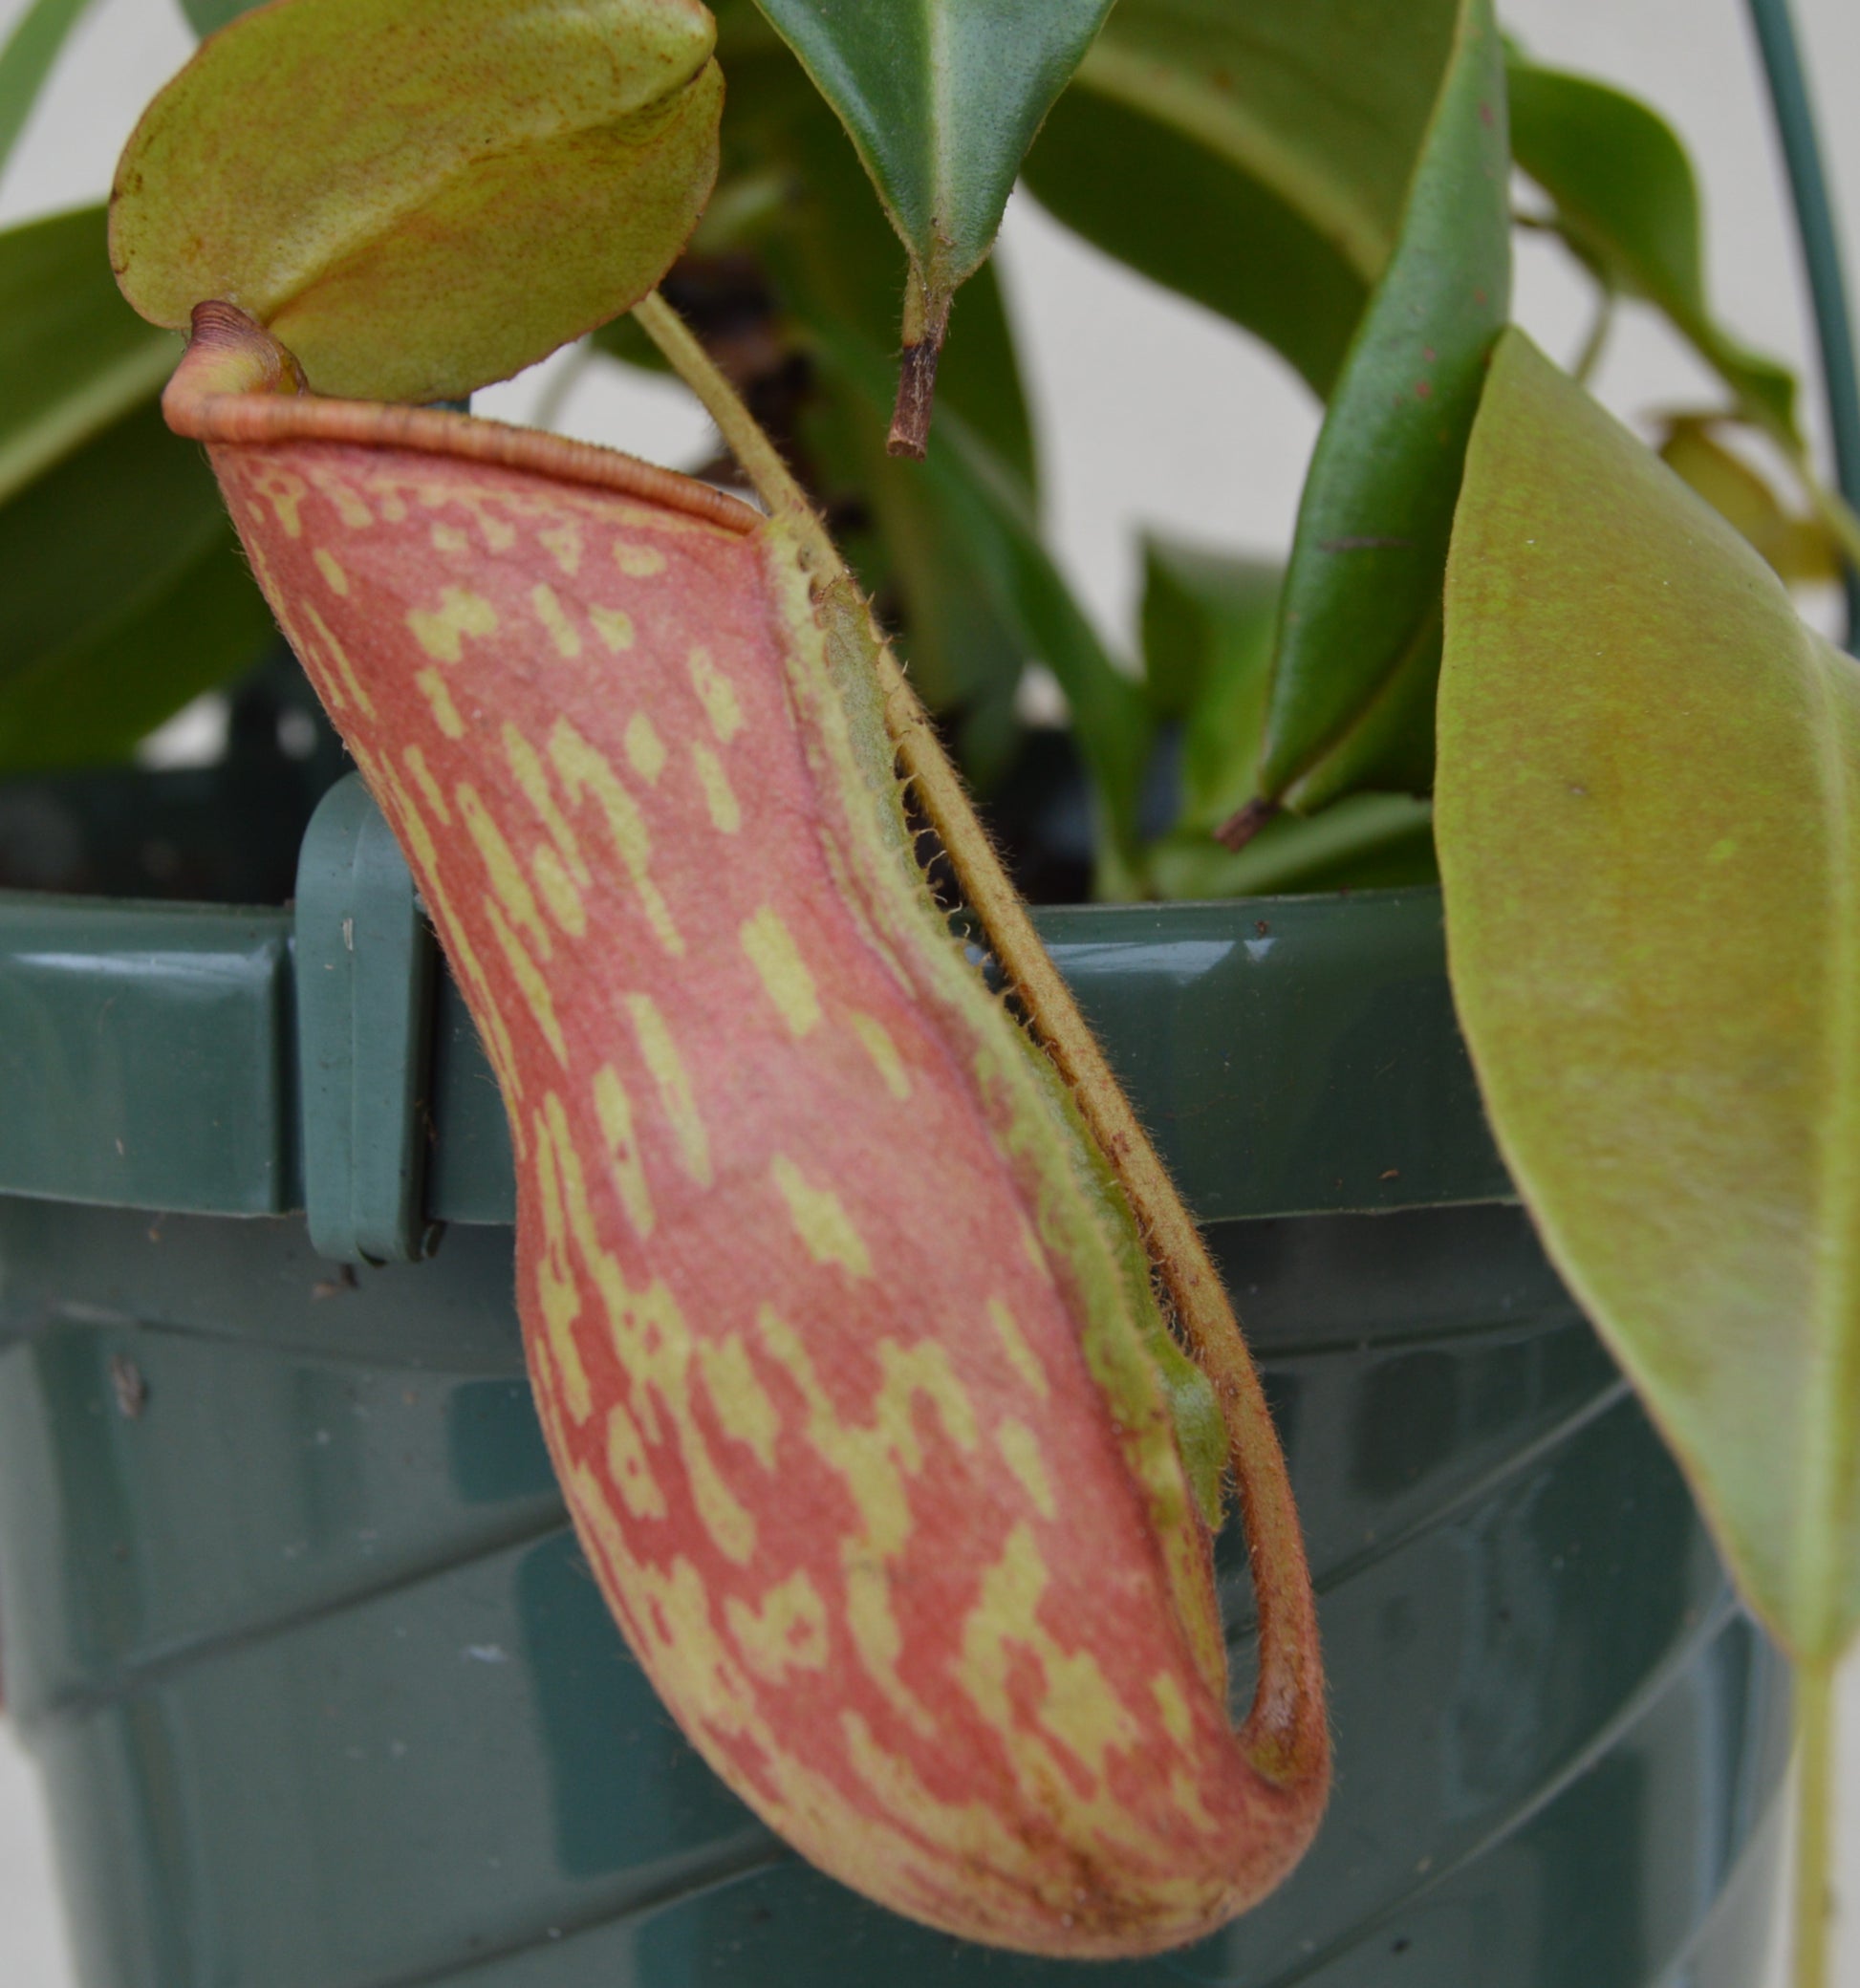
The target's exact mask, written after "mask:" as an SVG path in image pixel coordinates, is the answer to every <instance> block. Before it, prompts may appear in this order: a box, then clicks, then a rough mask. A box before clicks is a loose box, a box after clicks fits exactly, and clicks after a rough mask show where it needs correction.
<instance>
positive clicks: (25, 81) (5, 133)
mask: <svg viewBox="0 0 1860 1988" xmlns="http://www.w3.org/2000/svg"><path fill="white" fill-rule="evenodd" d="M90 4H91V0H32V6H31V7H29V8H28V9H27V10H26V11H25V12H24V13H23V14H21V15H20V17H19V21H18V24H17V25H16V26H15V27H14V29H13V32H11V34H10V35H8V37H7V42H6V46H5V47H4V48H0V165H5V164H6V162H7V160H8V158H9V157H10V156H11V152H12V148H13V146H14V145H15V144H16V143H17V142H18V140H19V134H20V132H21V131H22V130H24V128H25V125H26V119H28V118H29V117H31V116H32V106H33V104H35V103H36V102H37V101H38V97H39V92H40V90H42V89H43V88H44V87H45V79H46V77H47V76H50V75H51V74H52V65H53V64H54V62H55V61H56V60H57V59H58V52H59V51H60V50H61V49H62V48H63V47H64V45H65V40H66V37H67V36H68V35H69V34H70V33H71V31H72V30H73V29H74V28H75V27H76V25H77V23H78V21H79V20H80V19H81V18H82V17H83V14H84V12H85V11H86V9H88V8H89V6H90Z"/></svg>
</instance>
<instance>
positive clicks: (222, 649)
mask: <svg viewBox="0 0 1860 1988" xmlns="http://www.w3.org/2000/svg"><path fill="white" fill-rule="evenodd" d="M271 635H272V627H271V618H270V611H269V610H268V609H267V608H266V606H265V603H264V600H263V599H262V598H261V597H260V595H259V593H258V590H257V588H255V587H254V586H253V585H252V581H251V575H250V574H249V573H248V572H247V570H246V567H245V562H244V560H243V559H242V558H241V556H240V554H239V551H238V548H237V545H236V543H235V541H234V539H233V536H232V530H231V527H230V526H229V525H228V523H227V518H226V512H225V508H224V507H223V505H222V504H221V502H220V495H219V490H218V488H217V486H215V484H214V481H213V477H212V474H211V472H210V471H209V470H208V469H207V466H206V465H205V462H204V461H203V460H202V457H201V452H200V450H199V449H198V448H196V447H195V446H194V445H193V444H192V443H186V442H183V441H182V440H180V438H179V437H177V436H174V435H170V434H169V433H168V431H167V429H166V427H165V426H164V425H163V423H162V417H161V411H160V409H159V408H158V407H157V406H156V405H155V403H154V401H153V400H148V401H146V402H145V403H144V404H143V405H142V406H141V407H138V408H136V409H134V410H132V411H131V412H130V413H129V414H127V415H125V416H124V417H123V418H122V419H121V420H120V421H117V422H116V423H115V424H114V425H112V426H111V427H109V428H106V429H105V430H104V431H103V432H102V433H101V434H98V435H96V436H94V437H93V438H92V439H91V440H90V441H88V442H87V443H84V444H83V446H82V447H80V448H78V449H76V450H75V451H73V452H72V453H71V454H70V455H68V456H66V457H65V458H64V459H63V460H62V461H61V462H59V463H57V464H56V465H54V466H53V467H52V468H50V469H48V470H47V471H46V472H45V474H44V475H42V476H40V477H38V478H37V479H36V480H35V481H34V482H33V483H32V484H30V485H29V486H26V487H25V488H24V489H23V490H19V491H17V492H15V494H14V495H13V496H12V498H11V501H10V502H9V503H7V504H6V505H4V506H0V770H6V771H19V770H23V769H28V768H42V767H54V766H84V765H95V764H98V763H101V762H104V761H107V760H111V759H117V758H120V757H122V756H123V755H125V754H126V753H127V752H128V751H129V749H130V748H131V747H132V746H134V745H135V743H136V742H137V740H139V739H141V737H142V736H143V735H144V734H145V733H146V732H148V731H150V730H152V729H153V728H154V727H155V726H156V725H158V724H161V723H162V720H163V719H165V718H167V717H169V716H171V715H172V714H173V713H174V712H175V711H178V710H179V709H180V708H181V706H182V705H183V704H184V703H186V702H188V701H189V700H190V699H192V698H194V697H196V696H198V695H199V694H200V692H201V691H203V690H206V689H210V688H211V687H212V686H213V685H215V684H217V683H220V682H223V681H226V680H227V678H228V677H231V676H234V675H237V674H238V673H240V672H241V671H243V670H244V669H245V668H247V667H248V666H249V664H250V663H251V662H252V661H253V659H255V658H256V657H257V655H258V653H259V651H260V650H261V649H262V648H263V646H264V644H265V642H266V640H267V639H268V638H269V637H271Z"/></svg>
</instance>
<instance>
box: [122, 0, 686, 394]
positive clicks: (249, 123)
mask: <svg viewBox="0 0 1860 1988" xmlns="http://www.w3.org/2000/svg"><path fill="white" fill-rule="evenodd" d="M712 37H713V27H712V23H711V19H710V15H709V14H708V13H707V12H706V11H705V10H704V9H703V6H702V5H700V4H699V0H584V4H581V5H578V6H574V7H562V6H560V5H557V4H555V0H396V4H395V5H394V6H392V7H383V6H381V5H380V4H379V0H275V4H273V5H271V6H270V7H265V8H261V9H260V10H258V11H256V12H254V13H249V14H246V15H243V16H242V17H241V18H239V19H238V20H235V21H234V22H233V23H232V24H231V25H230V26H229V27H227V28H225V29H223V30H221V32H219V33H217V34H215V35H213V36H212V37H211V39H209V40H208V41H206V42H205V43H204V44H203V45H202V47H201V49H200V52H199V53H198V54H196V55H195V57H194V59H193V60H192V61H191V62H189V63H188V64H187V66H186V67H185V68H184V69H183V70H182V71H181V73H180V74H179V75H178V76H176V77H175V78H174V79H173V81H171V82H170V83H169V84H168V86H167V87H166V88H165V89H164V90H163V91H162V93H161V95H160V96H159V97H157V98H156V99H155V101H154V103H153V104H151V105H150V107H149V109H148V110H147V112H146V113H145V114H144V115H143V118H142V120H141V123H140V124H139V125H138V126H137V128H136V131H135V133H134V135H133V136H132V137H131V139H130V140H129V144H128V147H127V149H126V150H125V151H124V153H123V156H122V160H121V162H120V163H119V166H118V169H117V187H116V194H115V199H114V202H113V207H112V216H111V252H112V260H113V261H114V262H115V265H116V268H117V273H118V276H119V280H120V282H121V284H122V287H123V292H124V294H125V295H126V296H127V297H128V298H129V300H130V302H131V303H133V304H134V305H135V306H136V308H137V309H138V310H139V311H140V312H141V313H142V314H143V315H144V316H145V317H147V318H150V319H151V320H152V321H153V322H155V323H157V324H165V325H173V326H184V325H185V324H186V323H187V321H188V316H189V313H191V311H192V309H193V307H194V305H196V304H197V303H200V302H202V301H204V300H205V299H206V298H209V297H224V298H226V299H227V300H228V301H230V302H232V303H235V304H238V305H240V306H241V307H242V308H243V309H244V310H246V311H248V312H249V313H251V314H252V315H253V316H255V317H258V318H260V319H261V320H263V321H264V322H265V323H266V324H267V325H268V326H269V327H270V330H271V331H272V332H273V333H274V334H275V335H276V336H277V337H278V338H279V339H280V340H281V341H282V342H283V343H284V344H285V345H287V346H289V347H290V348H291V350H292V352H294V353H295V354H296V355H297V357H298V358H299V359H300V360H301V361H302V362H303V366H304V369H305V371H306V373H307V374H308V375H309V378H310V380H311V383H312V385H313V386H314V387H315V388H316V389H317V390H318V391H319V392H322V393H328V394H339V395H351V396H356V397H360V398H371V399H379V400H441V399H448V398H455V397H457V396H459V395H462V394H465V393H467V392H469V391H470V390H471V389H472V388H473V387H477V386H482V385H484V384H486V383H487V382H488V381H490V380H493V379H502V378H506V377H507V376H508V375H509V374H511V373H514V372H517V371H518V370H520V369H521V368H522V367H524V366H526V365H529V364H530V363H531V362H532V361H534V360H536V359H539V358H541V357H544V356H545V355H546V354H547V353H549V352H552V351H553V350H554V348H555V347H556V346H558V345H561V344H563V343H565V342H566V341H567V340H568V339H570V338H573V337H574V336H576V335H579V334H580V333H582V332H585V331H588V330H590V329H591V328H592V327H593V326H595V325H596V324H599V323H602V322H603V321H605V320H606V319H607V318H610V317H613V316H615V315H616V314H617V313H619V312H621V311H624V310H626V309H628V308H629V307H630V306H631V305H633V304H634V303H636V302H637V301H638V299H639V298H640V297H641V296H643V295H644V294H645V293H646V292H647V291H649V290H650V289H651V288H652V287H653V285H654V284H655V283H657V282H658V280H659V278H660V275H661V274H663V272H664V270H665V269H666V268H667V266H668V265H669V264H670V263H671V262H672V260H673V258H674V257H675V256H676V255H677V254H678V251H679V249H681V247H682V245H683V243H684V240H685V238H686V236H688V235H689V233H690V232H691V229H692V227H693V226H694V225H695V224H696V221H697V218H698V215H699V213H700V212H701V211H702V209H703V204H704V201H705V200H706V199H707V198H708V196H709V192H710V187H711V183H712V181H713V180H714V179H715V177H716V164H717V120H718V116H719V111H720V107H721V100H722V92H723V84H722V79H721V77H720V76H719V73H718V71H717V67H716V65H715V63H714V62H712V61H711V59H710V50H711V42H712Z"/></svg>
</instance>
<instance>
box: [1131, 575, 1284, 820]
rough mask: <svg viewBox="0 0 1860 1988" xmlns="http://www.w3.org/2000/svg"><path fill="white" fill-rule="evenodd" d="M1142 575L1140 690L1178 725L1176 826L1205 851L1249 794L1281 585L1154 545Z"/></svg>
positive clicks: (1262, 722) (1266, 577)
mask: <svg viewBox="0 0 1860 1988" xmlns="http://www.w3.org/2000/svg"><path fill="white" fill-rule="evenodd" d="M1143 568H1144V582H1143V668H1144V678H1145V685H1146V688H1147V689H1148V692H1149V697H1150V702H1151V704H1152V706H1153V707H1154V709H1155V710H1156V713H1157V716H1158V717H1159V718H1163V719H1171V718H1173V719H1179V720H1180V721H1181V723H1182V738H1181V789H1182V805H1181V812H1180V822H1179V825H1180V826H1181V827H1182V828H1184V829H1187V830H1191V831H1195V832H1199V834H1200V839H1202V840H1204V841H1205V840H1208V838H1209V837H1210V836H1211V835H1212V832H1213V831H1214V829H1215V827H1216V825H1217V824H1219V823H1221V822H1222V821H1224V820H1226V818H1227V817H1228V816H1229V815H1230V814H1231V813H1232V812H1233V811H1234V810H1235V809H1236V808H1238V807H1239V806H1240V805H1241V804H1242V803H1243V802H1244V800H1245V799H1246V798H1247V796H1248V795H1249V794H1250V793H1251V792H1252V790H1253V788H1252V782H1253V768H1254V765H1255V763H1256V762H1257V760H1258V758H1259V748H1260V734H1261V732H1262V730H1263V729H1264V727H1265V693H1266V688H1267V684H1268V681H1269V680H1268V676H1267V672H1268V670H1269V669H1270V667H1271V662H1272V631H1273V625H1274V623H1275V621H1276V619H1277V617H1278V611H1279V588H1280V582H1281V580H1282V579H1283V577H1284V575H1283V573H1282V572H1281V570H1280V569H1279V568H1278V567H1276V566H1270V565H1266V564H1264V563H1262V562H1261V561H1259V560H1254V559H1244V558H1240V557H1238V556H1236V555H1235V554H1233V553H1227V552H1214V551H1207V550H1205V549H1204V548H1202V547H1200V546H1189V545H1180V544H1176V543H1172V542H1170V541H1168V540H1164V539H1155V538H1153V539H1151V540H1150V541H1149V542H1148V544H1147V545H1146V546H1145V548H1144V561H1143ZM1212 846H1213V845H1212V843H1210V847H1212Z"/></svg>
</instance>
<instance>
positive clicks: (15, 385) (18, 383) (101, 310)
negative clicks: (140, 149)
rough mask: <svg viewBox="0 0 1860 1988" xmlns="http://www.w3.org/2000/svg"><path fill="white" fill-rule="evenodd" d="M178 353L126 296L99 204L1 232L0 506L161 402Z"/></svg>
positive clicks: (175, 343) (177, 345) (176, 345)
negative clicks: (147, 405)
mask: <svg viewBox="0 0 1860 1988" xmlns="http://www.w3.org/2000/svg"><path fill="white" fill-rule="evenodd" d="M179 357H181V345H180V342H179V340H177V339H176V338H174V337H172V336H170V335H169V334H167V333H166V332H158V331H155V330H153V329H152V328H151V327H150V326H148V325H145V324H144V323H143V322H142V321H141V318H140V317H138V316H137V315H136V313H134V312H133V311H132V310H130V308H129V307H128V305H127V304H125V303H124V302H123V300H122V298H121V296H120V295H119V293H118V291H117V286H116V284H115V282H114V281H113V280H112V278H111V275H110V258H109V253H108V250H107V249H106V247H105V242H104V220H103V209H102V208H101V207H80V208H78V209H76V211H74V212H72V213H69V214H54V216H52V218H51V219H50V220H46V221H33V222H29V223H28V224H27V225H26V226H25V227H13V228H9V229H8V230H7V231H6V232H5V233H4V234H0V504H4V503H5V502H6V500H7V499H8V498H10V497H11V496H12V495H13V494H14V492H16V491H17V490H19V489H21V488H22V487H23V486H25V485H27V484H29V483H31V482H32V479H33V478H34V477H35V476H38V475H39V474H41V472H43V471H44V470H45V469H46V468H48V467H49V466H50V465H52V464H54V463H55V462H57V461H58V460H59V458H60V457H62V456H64V455H65V454H67V453H68V452H69V451H70V450H71V449H73V448H76V447H77V446H78V445H79V444H80V443H83V442H85V441H87V440H88V439H89V438H90V437H91V436H93V435H95V434H97V432H98V431H99V430H100V429H102V428H106V427H108V426H109V425H110V424H111V423H112V422H113V421H118V420H119V419H120V418H121V416H122V415H124V414H125V413H126V412H127V411H128V410H129V409H130V408H132V407H134V406H136V405H138V404H139V403H140V402H141V401H144V400H153V399H154V397H155V395H156V394H157V393H158V392H159V391H160V390H161V386H162V381H163V380H165V379H166V378H167V377H168V375H169V374H170V373H171V372H172V371H173V370H174V366H175V361H176V360H177V359H178V358H179Z"/></svg>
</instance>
